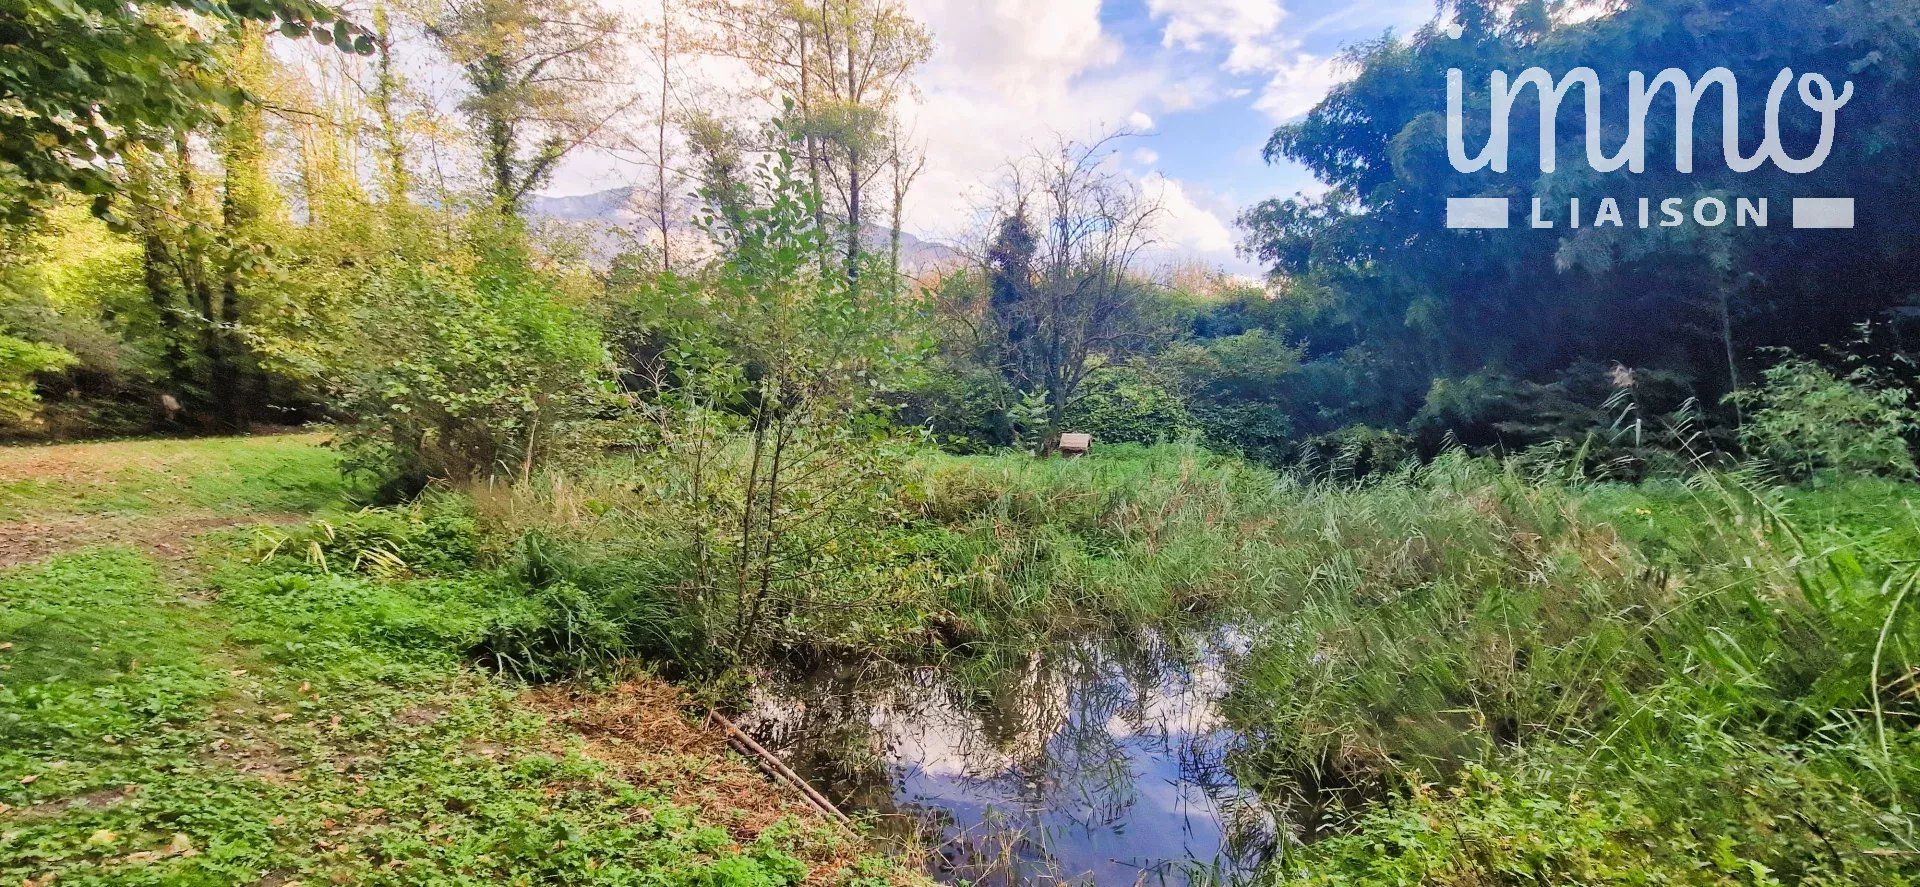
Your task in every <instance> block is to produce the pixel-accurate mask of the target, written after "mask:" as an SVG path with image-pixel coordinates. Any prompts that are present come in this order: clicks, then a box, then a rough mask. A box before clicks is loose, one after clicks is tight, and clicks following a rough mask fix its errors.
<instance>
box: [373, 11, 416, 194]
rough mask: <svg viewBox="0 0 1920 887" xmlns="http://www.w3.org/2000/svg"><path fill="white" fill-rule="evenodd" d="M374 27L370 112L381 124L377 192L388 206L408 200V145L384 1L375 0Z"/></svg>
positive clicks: (390, 32)
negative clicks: (397, 110) (397, 107)
mask: <svg viewBox="0 0 1920 887" xmlns="http://www.w3.org/2000/svg"><path fill="white" fill-rule="evenodd" d="M373 27H374V30H375V32H377V34H378V38H377V42H376V43H375V44H374V45H375V47H376V51H377V53H378V55H376V56H375V58H374V66H375V67H374V70H375V76H374V81H373V113H374V115H375V118H376V119H377V120H378V121H379V123H380V151H381V158H382V161H383V162H382V163H381V172H382V181H381V183H380V191H381V193H382V194H383V195H384V196H385V197H386V200H387V204H388V205H389V206H399V205H400V204H401V203H402V202H404V201H405V200H406V199H407V189H408V187H409V184H410V183H409V182H408V181H407V148H406V143H405V142H404V141H402V139H401V137H400V120H399V116H398V115H397V114H396V113H395V111H394V97H395V93H397V92H398V91H399V78H398V77H397V76H396V75H395V74H394V73H393V37H392V25H391V24H390V23H389V21H388V19H387V6H386V4H385V3H376V4H374V7H373Z"/></svg>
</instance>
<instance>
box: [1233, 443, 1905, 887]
mask: <svg viewBox="0 0 1920 887" xmlns="http://www.w3.org/2000/svg"><path fill="white" fill-rule="evenodd" d="M1909 492H1910V491H1909V490H1908V489H1907V488H1905V487H1899V486H1894V485H1888V484H1859V485H1855V486H1854V487H1853V488H1852V489H1850V490H1849V493H1848V495H1847V496H1840V497H1835V496H1832V495H1821V496H1817V497H1812V498H1813V501H1811V502H1808V501H1807V498H1808V497H1807V496H1806V494H1803V493H1801V492H1799V491H1795V490H1791V489H1787V488H1782V487H1779V486H1777V485H1772V484H1769V483H1767V482H1766V481H1765V479H1764V478H1759V477H1755V476H1752V475H1743V474H1739V473H1732V474H1726V473H1720V474H1716V473H1703V474H1699V475H1695V476H1694V477H1692V478H1690V479H1689V480H1688V481H1686V482H1684V483H1683V482H1678V481H1670V482H1660V483H1654V484H1648V485H1643V486H1639V487H1626V486H1619V485H1604V484H1599V485H1595V484H1586V483H1583V482H1579V481H1570V480H1566V479H1565V477H1564V475H1562V474H1549V475H1546V476H1542V475H1541V474H1538V473H1528V472H1524V471H1523V470H1522V469H1521V468H1519V467H1518V465H1517V464H1516V463H1508V464H1506V465H1498V464H1495V463H1490V462H1486V461H1476V460H1469V459H1466V458H1464V457H1459V456H1448V457H1445V458H1442V459H1440V460H1439V461H1437V462H1435V463H1434V464H1432V465H1430V466H1427V467H1425V468H1419V469H1408V470H1405V471H1402V472H1400V473H1398V474H1395V475H1392V476H1389V477H1387V478H1384V479H1381V480H1378V481H1376V482H1374V483H1370V484H1367V485H1364V486H1355V485H1332V484H1305V485H1301V486H1299V487H1297V488H1295V489H1294V490H1293V491H1292V494H1291V497H1292V499H1293V501H1292V502H1291V503H1290V505H1289V507H1287V508H1285V509H1283V510H1282V511H1280V512H1278V513H1277V514H1278V516H1279V518H1280V523H1279V524H1278V525H1276V527H1275V528H1274V538H1275V544H1276V545H1277V546H1279V547H1280V548H1281V549H1283V550H1284V551H1285V552H1287V553H1286V554H1284V555H1283V556H1281V557H1278V558H1274V559H1272V560H1270V561H1268V563H1271V564H1275V565H1278V566H1279V567H1280V570H1281V572H1280V573H1279V574H1278V575H1274V576H1272V577H1270V581H1271V583H1272V587H1273V588H1275V589H1276V590H1277V591H1278V593H1279V596H1280V597H1281V598H1283V599H1284V600H1283V602H1281V603H1280V604H1279V605H1278V606H1275V607H1273V608H1272V609H1270V610H1269V611H1268V614H1269V617H1270V622H1269V623H1268V625H1267V628H1266V630H1264V631H1260V632H1258V636H1259V637H1261V638H1262V640H1261V641H1260V642H1259V643H1258V644H1257V645H1256V648H1255V650H1254V651H1253V653H1252V654H1251V655H1250V656H1249V657H1248V658H1247V660H1246V662H1244V663H1243V665H1242V669H1241V673H1240V675H1239V679H1238V681H1237V682H1236V686H1237V689H1236V692H1235V694H1234V696H1233V697H1232V699H1231V700H1230V711H1231V716H1232V717H1233V719H1234V720H1235V721H1236V723H1239V724H1241V725H1243V726H1244V727H1245V728H1246V729H1247V730H1248V731H1249V734H1250V736H1251V739H1252V743H1251V745H1250V747H1249V748H1248V750H1247V752H1246V754H1245V756H1244V757H1243V759H1242V761H1241V770H1242V772H1244V773H1248V774H1252V775H1254V776H1255V777H1256V779H1257V780H1258V781H1260V783H1261V787H1262V788H1263V789H1264V791H1265V793H1266V794H1267V795H1268V796H1269V797H1272V798H1275V799H1277V800H1278V801H1279V803H1280V804H1281V806H1283V807H1287V808H1290V809H1291V810H1292V812H1293V813H1294V815H1295V818H1296V820H1297V821H1299V822H1302V823H1307V824H1310V825H1331V826H1337V827H1336V828H1329V829H1328V831H1331V832H1335V833H1344V832H1348V831H1349V830H1353V829H1357V831H1352V832H1351V833H1350V834H1346V835H1345V836H1344V837H1339V838H1335V839H1333V840H1331V841H1328V842H1326V843H1325V844H1321V845H1315V846H1313V847H1310V848H1307V849H1304V850H1296V852H1295V853H1293V854H1291V855H1290V856H1289V857H1288V862H1287V864H1285V865H1283V866H1282V867H1281V870H1282V871H1287V872H1290V873H1292V874H1294V875H1299V876H1303V877H1311V878H1317V879H1320V880H1326V881H1330V882H1331V881H1353V882H1360V883H1416V882H1417V883H1461V884H1466V883H1474V884H1482V883H1538V882H1541V881H1543V880H1544V881H1547V882H1557V883H1566V882H1584V883H1612V882H1622V883H1654V882H1660V881H1661V880H1663V879H1668V878H1672V879H1675V880H1676V881H1677V882H1680V883H1735V882H1738V883H1771V882H1774V881H1775V880H1778V879H1780V878H1783V877H1786V878H1787V880H1789V881H1803V882H1810V883H1820V882H1851V881H1854V880H1861V879H1864V880H1867V881H1888V882H1897V881H1900V880H1901V879H1904V878H1907V877H1910V876H1911V875H1912V874H1913V873H1914V872H1916V871H1920V868H1917V867H1916V860H1920V857H1916V856H1915V855H1914V851H1915V850H1916V847H1915V846H1914V844H1913V836H1914V825H1915V823H1914V821H1913V819H1912V818H1911V812H1910V811H1911V804H1912V799H1913V791H1914V790H1915V789H1916V788H1920V759H1916V758H1915V756H1914V754H1913V752H1914V750H1915V748H1916V743H1915V742H1914V740H1913V728H1914V726H1915V724H1916V723H1920V720H1917V718H1920V708H1916V706H1915V691H1916V684H1915V676H1916V668H1915V667H1916V662H1917V660H1916V655H1917V654H1920V632H1916V626H1915V621H1914V620H1913V619H1912V618H1910V614H1909V612H1908V607H1909V600H1910V597H1911V595H1910V594H1909V592H1910V590H1911V589H1912V588H1913V587H1914V585H1915V583H1916V572H1915V565H1914V561H1913V560H1912V557H1913V555H1914V552H1915V549H1914V548H1913V547H1912V546H1911V544H1910V543H1911V540H1912V539H1913V533H1914V529H1915V524H1914V522H1913V517H1912V515H1911V513H1910V509H1908V508H1906V507H1905V504H1904V498H1905V496H1906V495H1908V493H1909ZM1893 513H1901V514H1903V515H1904V519H1905V521H1906V526H1905V527H1901V528H1891V529H1889V528H1886V527H1875V526H1873V525H1872V523H1870V522H1871V521H1876V520H1882V519H1885V518H1886V517H1887V516H1888V515H1890V514H1893ZM1434 786H1443V787H1447V790H1445V791H1438V792H1436V791H1435V790H1434V789H1433V787H1434ZM1382 799H1392V800H1391V802H1390V803H1387V804H1385V805H1384V806H1375V805H1373V804H1372V803H1371V802H1376V801H1379V800H1382ZM1356 801H1366V802H1369V804H1368V805H1367V806H1359V805H1356V804H1355V803H1354V802H1356ZM1321 836H1322V835H1321V834H1316V833H1312V832H1309V833H1307V834H1304V835H1302V836H1301V837H1303V838H1306V839H1313V838H1318V837H1321ZM1789 874H1790V875H1791V877H1787V876H1788V875H1789Z"/></svg>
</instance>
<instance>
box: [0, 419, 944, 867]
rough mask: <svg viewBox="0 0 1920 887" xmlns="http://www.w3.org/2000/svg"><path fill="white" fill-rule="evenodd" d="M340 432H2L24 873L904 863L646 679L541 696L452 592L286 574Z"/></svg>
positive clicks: (11, 863) (4, 710) (10, 758)
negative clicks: (98, 436)
mask: <svg viewBox="0 0 1920 887" xmlns="http://www.w3.org/2000/svg"><path fill="white" fill-rule="evenodd" d="M321 444H322V439H321V438H319V437H316V436H312V435H296V436H283V437H270V438H236V439H225V440H206V441H158V442H130V443H108V444H91V445H81V446H72V447H44V448H11V449H6V450H0V564H6V565H11V566H6V567H5V568H4V569H0V883H4V884H22V883H24V884H29V885H45V884H51V883H59V884H63V885H64V884H263V885H289V884H296V883H298V884H476V885H478V884H534V883H539V884H589V883H591V884H702V885H706V884H712V885H740V887H761V885H766V887H775V885H780V884H787V883H797V882H800V881H803V880H804V881H810V882H819V883H880V882H885V881H891V880H899V879H901V878H903V877H910V876H904V875H901V874H899V873H898V872H896V871H895V870H894V869H893V868H892V867H891V866H889V865H888V864H886V863H883V862H881V861H878V860H872V859H863V858H862V857H861V855H860V853H861V847H860V846H858V844H857V842H855V841H851V840H848V839H846V838H844V837H842V836H840V835H837V834H836V833H835V832H834V831H833V830H832V829H830V828H829V827H828V826H827V825H826V824H825V823H823V822H821V821H820V820H819V819H817V818H815V817H813V816H811V815H810V814H809V812H808V811H806V810H805V808H804V807H802V806H801V805H800V804H799V803H797V802H796V801H795V800H793V799H790V798H787V797H785V796H783V795H781V794H779V793H778V792H776V791H775V790H774V789H773V788H772V787H770V786H768V785H766V784H765V783H764V782H762V781H760V780H759V779H758V778H757V777H756V776H755V774H754V773H753V771H752V770H751V768H750V767H748V766H747V765H746V764H745V763H744V762H741V761H739V760H736V759H733V758H730V757H728V755H727V754H726V752H725V751H724V750H723V748H722V746H721V745H720V743H719V740H718V739H717V738H716V737H711V736H708V735H706V734H703V733H701V732H700V731H698V730H695V729H694V728H692V727H691V726H690V725H689V724H688V723H687V721H686V720H685V719H683V718H682V717H681V716H680V714H679V711H678V705H679V701H680V700H679V697H678V696H677V694H676V693H675V692H674V691H673V690H672V689H671V688H669V687H667V686H666V685H664V684H662V683H660V682H659V681H657V680H654V679H651V678H647V677H645V676H634V677H632V678H630V679H629V680H628V681H627V682H626V683H624V684H616V685H608V686H602V687H598V688H583V687H571V688H565V687H563V688H549V689H547V690H543V691H541V692H540V693H537V694H530V693H527V692H525V691H523V690H522V689H521V688H518V687H515V686H512V685H510V684H508V683H506V682H504V681H502V680H501V679H499V678H498V677H496V676H494V675H491V674H487V673H484V672H482V671H479V670H477V669H475V668H473V667H471V666H470V665H469V664H468V661H467V659H466V657H465V656H464V655H463V651H462V650H460V649H458V647H457V645H450V644H449V643H448V642H447V641H446V639H445V638H444V637H443V636H442V635H441V634H438V633H436V632H435V631H434V630H433V626H434V625H435V621H436V612H435V604H434V601H435V599H434V597H433V594H432V591H433V583H430V582H424V581H422V582H402V581H398V580H395V581H391V582H389V581H376V580H372V579H366V578H364V577H362V578H355V579H351V580H349V579H347V578H344V577H334V576H331V575H328V574H325V573H315V574H292V575H290V574H280V573H275V572H273V571H272V570H270V569H268V568H267V567H265V566H264V565H262V564H261V563H259V558H258V557H257V551H254V550H253V549H254V548H257V546H252V547H250V545H249V543H250V539H249V537H250V536H251V535H253V534H255V533H257V532H258V531H256V530H250V529H248V527H249V525H259V524H279V523H288V522H294V521H298V520H301V519H303V518H305V517H307V516H309V515H313V514H316V513H324V512H326V511H327V510H329V509H338V508H341V507H343V505H344V503H343V488H342V485H341V481H340V480H339V472H338V470H337V466H336V464H335V457H334V455H333V453H332V452H331V451H329V450H327V449H325V448H323V447H322V446H321Z"/></svg>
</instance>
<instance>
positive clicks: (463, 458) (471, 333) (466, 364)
mask: <svg viewBox="0 0 1920 887" xmlns="http://www.w3.org/2000/svg"><path fill="white" fill-rule="evenodd" d="M372 290H373V292H372V293H371V295H370V298H369V302H368V306H367V309H366V310H367V313H366V315H365V316H364V317H362V318H361V325H362V329H363V330H364V331H365V336H366V346H367V353H366V354H365V355H364V358H365V361H364V363H361V364H357V365H356V366H355V367H353V368H352V369H351V370H350V372H349V376H348V378H347V380H346V382H347V388H348V391H347V397H346V403H347V410H348V412H349V413H350V414H351V415H352V416H353V417H354V419H355V424H354V426H353V433H352V435H351V438H350V445H351V447H352V449H353V451H354V452H355V453H356V454H357V455H358V456H359V457H360V462H361V464H363V465H365V466H367V467H370V468H373V469H375V470H377V471H380V472H382V473H383V474H385V475H387V476H388V477H389V478H391V479H392V481H393V482H394V484H395V487H394V489H395V490H396V491H397V492H400V493H408V492H412V491H416V490H418V489H420V488H421V487H422V486H424V485H425V484H426V483H428V482H429V481H435V480H444V481H449V482H452V483H454V484H456V485H466V484H472V483H475V482H477V481H481V480H484V479H486V478H488V477H493V476H496V475H501V474H509V473H516V472H524V471H525V470H526V468H527V467H528V466H529V465H530V464H532V463H533V462H535V461H537V460H538V459H539V458H540V457H541V456H543V455H545V454H547V453H549V452H551V451H553V450H554V449H556V448H558V447H559V446H560V445H561V444H562V443H563V442H564V441H565V440H566V435H567V434H568V432H569V430H570V428H571V426H572V425H573V423H576V422H578V421H579V420H581V419H583V418H586V417H588V416H590V415H592V414H593V413H594V411H595V409H596V405H597V404H598V403H600V402H601V401H602V400H604V398H605V397H606V395H607V394H608V392H609V390H610V389H609V384H610V383H609V381H608V380H609V379H610V378H611V376H610V368H609V365H608V361H607V355H606V352H605V349H604V348H603V347H602V345H601V343H600V339H599V335H598V331H597V330H596V329H595V328H594V326H593V325H592V324H591V323H589V322H588V321H587V320H586V319H585V317H584V316H583V315H582V314H581V313H579V312H578V311H575V310H573V309H571V308H569V307H568V306H567V305H565V304H563V302H562V301H561V298H560V295H559V293H557V292H556V291H555V290H554V289H553V287H552V283H551V282H550V281H548V280H547V279H545V278H543V277H542V276H541V275H540V274H538V273H536V272H534V271H532V270H529V269H527V268H526V267H525V266H524V264H523V263H521V262H518V261H516V260H513V259H512V258H511V257H510V256H509V257H502V258H496V259H493V260H489V261H483V262H480V263H477V264H475V265H473V266H472V267H456V266H423V267H420V268H411V269H403V270H397V271H394V272H392V273H391V274H389V275H386V276H383V277H380V278H378V279H376V280H375V281H374V282H373V284H372Z"/></svg>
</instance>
